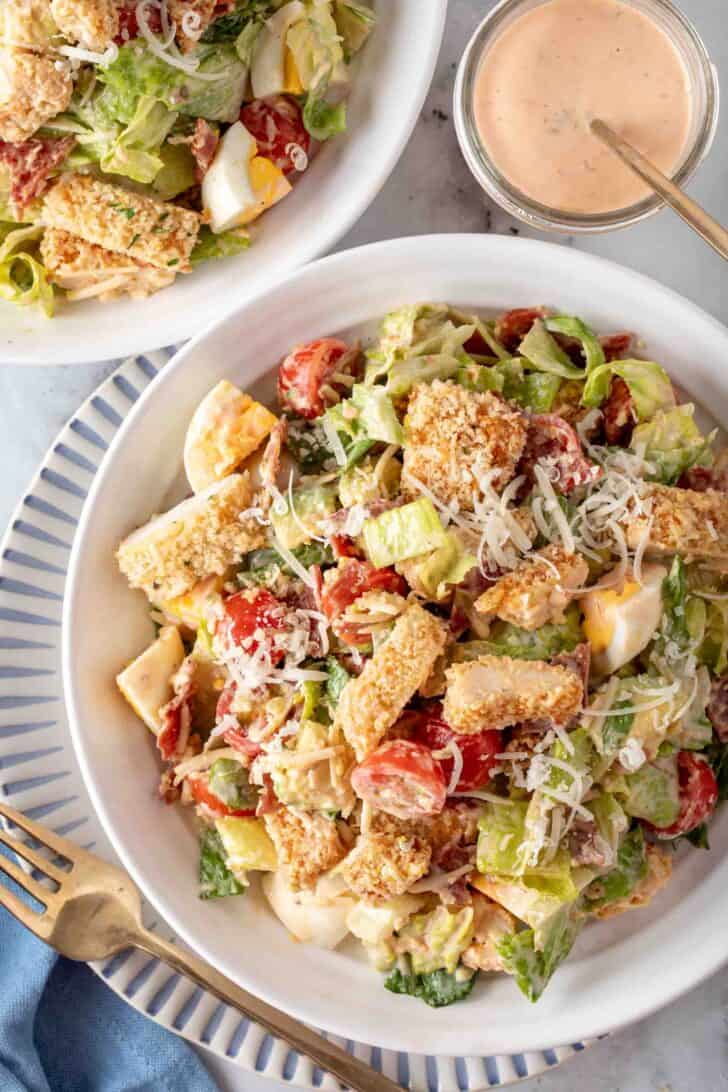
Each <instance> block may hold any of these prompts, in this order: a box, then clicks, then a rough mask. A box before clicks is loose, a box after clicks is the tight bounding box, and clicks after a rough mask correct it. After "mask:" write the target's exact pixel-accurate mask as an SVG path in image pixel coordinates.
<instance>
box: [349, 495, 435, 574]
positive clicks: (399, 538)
mask: <svg viewBox="0 0 728 1092" xmlns="http://www.w3.org/2000/svg"><path fill="white" fill-rule="evenodd" d="M362 534H363V536H364V549H365V551H366V555H367V557H368V558H369V560H370V561H371V563H372V565H374V566H375V568H377V569H383V568H385V567H386V566H387V565H394V564H395V562H397V561H406V559H407V558H409V557H419V556H420V554H428V553H430V552H431V551H432V550H436V549H437V548H438V547H439V546H442V545H444V544H445V543H446V542H447V533H446V531H445V528H444V527H443V526H442V522H441V520H440V517H439V515H438V514H437V510H436V508H435V506H434V504H433V503H432V501H431V500H429V498H428V497H420V498H419V499H418V500H416V501H411V502H410V503H409V504H403V505H401V507H399V508H390V509H389V511H388V512H382V514H381V515H380V516H375V517H374V518H372V519H368V520H366V521H365V523H364V527H363V529H362Z"/></svg>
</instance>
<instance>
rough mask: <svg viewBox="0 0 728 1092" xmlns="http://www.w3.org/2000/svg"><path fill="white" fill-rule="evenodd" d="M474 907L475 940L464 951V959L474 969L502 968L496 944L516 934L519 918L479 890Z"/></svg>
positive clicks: (473, 896) (493, 969)
mask: <svg viewBox="0 0 728 1092" xmlns="http://www.w3.org/2000/svg"><path fill="white" fill-rule="evenodd" d="M472 906H473V911H474V917H473V926H474V933H473V939H472V941H471V943H470V945H469V946H468V947H467V948H466V949H465V951H464V952H463V954H462V957H461V958H462V961H463V963H464V964H465V966H466V967H470V968H471V969H472V970H474V971H502V970H503V960H502V959H501V957H500V955H499V954H498V950H497V948H496V944H497V943H498V941H499V940H502V939H503V937H505V936H508V935H509V934H511V933H515V931H516V928H517V922H516V919H515V918H514V917H513V914H511V913H509V912H508V910H506V909H505V907H503V906H499V904H498V903H497V902H493V900H492V899H489V898H487V897H486V896H485V895H481V894H479V893H476V892H473V894H472Z"/></svg>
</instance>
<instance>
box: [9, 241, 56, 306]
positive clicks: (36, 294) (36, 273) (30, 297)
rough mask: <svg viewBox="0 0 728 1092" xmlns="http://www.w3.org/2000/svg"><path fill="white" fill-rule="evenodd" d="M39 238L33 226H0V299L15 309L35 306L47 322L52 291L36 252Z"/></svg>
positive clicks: (52, 303) (51, 303) (52, 296)
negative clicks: (13, 304) (14, 306)
mask: <svg viewBox="0 0 728 1092" xmlns="http://www.w3.org/2000/svg"><path fill="white" fill-rule="evenodd" d="M42 234H43V228H42V227H40V226H36V225H28V226H23V225H19V224H0V240H2V242H1V243H0V299H3V300H7V301H8V303H15V304H17V305H18V306H19V307H29V306H30V305H31V304H34V303H37V304H38V305H39V306H40V307H41V309H42V311H43V312H44V314H45V315H46V317H47V318H51V317H52V315H53V311H54V293H53V287H52V285H51V284H50V282H49V280H48V276H47V273H46V270H45V266H44V265H43V264H42V262H41V261H40V256H39V252H38V242H39V240H40V237H41V236H42Z"/></svg>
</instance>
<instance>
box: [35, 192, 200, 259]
mask: <svg viewBox="0 0 728 1092" xmlns="http://www.w3.org/2000/svg"><path fill="white" fill-rule="evenodd" d="M42 220H43V223H44V224H45V225H46V226H47V227H56V228H61V229H62V230H63V231H68V232H70V233H71V234H72V235H79V236H80V237H81V238H82V239H85V240H86V241H87V242H89V243H95V244H96V245H97V246H102V247H104V249H105V250H113V251H115V252H117V253H120V254H128V255H129V257H131V258H134V259H136V261H139V262H146V263H147V264H149V265H153V266H154V267H155V268H156V269H163V270H165V271H166V272H174V273H188V272H189V271H190V269H191V268H192V267H191V265H190V254H191V253H192V249H193V247H194V245H195V241H196V239H197V233H198V231H199V229H200V222H201V221H200V217H199V216H198V214H197V213H196V212H190V210H189V209H182V208H178V206H177V205H170V204H168V203H166V202H164V201H157V200H156V199H155V198H153V197H142V196H140V195H139V194H137V193H131V192H130V191H129V190H125V189H122V187H121V186H112V185H109V183H108V182H99V181H98V180H97V179H95V178H92V177H91V175H88V174H67V175H64V176H63V177H62V178H59V179H58V181H57V182H56V183H55V185H53V186H52V187H51V189H50V190H49V191H48V193H47V194H46V198H45V201H44V203H43V214H42Z"/></svg>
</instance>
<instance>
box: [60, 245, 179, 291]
mask: <svg viewBox="0 0 728 1092" xmlns="http://www.w3.org/2000/svg"><path fill="white" fill-rule="evenodd" d="M40 252H41V256H42V258H43V263H44V265H45V267H46V269H47V270H48V274H49V276H50V279H51V280H52V281H53V283H54V284H57V285H58V287H59V288H65V289H66V291H68V292H69V293H71V294H72V298H73V299H87V298H89V297H90V296H93V297H94V298H95V299H99V300H110V299H117V298H118V297H119V296H131V298H132V299H134V300H141V299H144V298H145V297H146V296H151V295H152V294H153V293H154V292H158V291H159V289H160V288H166V287H167V285H169V284H172V282H173V280H174V276H175V275H174V272H173V271H171V270H169V271H167V270H161V269H155V268H154V266H151V265H144V264H143V263H142V262H136V261H134V259H133V258H128V257H127V256H126V255H124V254H114V253H113V251H111V250H104V248H103V247H101V246H96V245H95V244H94V243H87V242H86V240H85V239H80V238H79V237H78V235H70V234H69V233H68V232H67V231H61V230H60V229H59V228H46V229H45V231H44V232H43V238H42V239H41V244H40Z"/></svg>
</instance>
